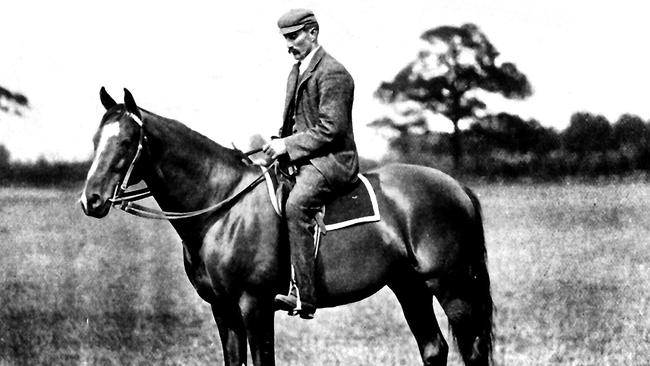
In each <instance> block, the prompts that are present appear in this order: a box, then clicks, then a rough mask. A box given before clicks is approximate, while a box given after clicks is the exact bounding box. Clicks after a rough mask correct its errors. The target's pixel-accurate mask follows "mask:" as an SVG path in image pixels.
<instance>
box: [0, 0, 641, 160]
mask: <svg viewBox="0 0 650 366" xmlns="http://www.w3.org/2000/svg"><path fill="white" fill-rule="evenodd" d="M222 3H224V2H217V1H200V2H199V1H184V2H182V4H181V2H179V1H174V2H171V1H169V2H168V1H156V2H154V1H126V0H112V1H102V2H100V1H69V0H63V1H12V2H10V3H7V4H3V5H2V9H1V12H0V36H1V37H2V42H1V43H0V55H1V56H0V85H2V86H4V87H6V88H8V89H10V90H13V91H18V92H21V93H23V94H25V95H26V96H27V97H28V98H29V100H30V103H31V109H30V110H29V111H27V113H26V115H25V116H24V117H23V118H18V117H13V116H10V115H6V114H0V144H4V145H5V146H7V147H8V148H9V150H10V151H11V154H12V157H13V158H14V159H20V160H32V159H36V158H38V157H40V156H43V157H46V158H48V159H56V160H61V159H85V158H88V157H89V156H90V155H91V154H92V143H91V137H92V134H93V133H94V131H95V129H96V127H97V124H98V123H99V120H100V118H101V116H102V114H103V112H104V111H103V108H102V107H101V104H100V102H99V97H98V95H99V89H100V87H101V86H106V88H107V90H108V91H109V93H111V95H112V96H113V97H114V98H115V99H116V100H118V101H121V100H122V96H123V93H122V88H123V87H127V88H129V90H130V91H131V92H132V93H133V95H134V97H135V99H136V101H137V102H138V104H139V105H140V106H142V107H144V108H146V109H149V110H151V111H152V112H155V113H157V114H160V115H163V116H165V117H170V118H174V119H178V120H180V121H181V122H184V123H185V124H187V125H189V126H190V127H191V128H193V129H195V130H198V131H199V132H201V133H203V134H205V135H207V136H208V137H210V138H212V139H214V140H216V141H217V142H219V143H221V144H224V145H230V143H231V142H234V143H235V144H237V145H238V146H240V147H241V148H242V149H244V148H246V147H247V144H248V142H249V138H250V137H251V136H252V135H254V134H261V135H262V136H270V135H272V134H274V133H275V132H276V131H277V129H278V128H279V126H280V124H281V116H282V108H283V103H284V88H285V85H286V77H287V74H288V72H289V70H290V68H291V63H292V58H291V57H290V56H289V55H288V54H287V52H286V47H285V43H284V41H283V39H282V37H281V36H280V35H279V33H278V31H277V28H276V20H277V18H278V17H279V16H280V15H281V14H282V13H283V12H284V11H285V10H287V9H289V8H292V7H308V8H311V9H313V10H314V12H315V14H316V17H317V18H318V20H319V23H320V24H321V35H320V43H321V44H322V45H323V47H325V48H326V49H327V50H328V51H329V52H330V53H331V54H332V55H333V56H334V57H336V58H337V59H338V60H339V61H341V62H342V63H343V64H344V65H345V66H346V67H347V68H348V70H349V71H350V73H351V74H352V76H353V77H354V79H355V83H356V92H355V105H354V128H355V134H356V137H357V140H358V145H359V150H360V153H361V155H364V156H368V157H376V156H378V155H380V154H381V152H382V151H383V150H384V144H383V142H382V141H383V139H382V137H381V136H379V135H378V134H377V133H375V132H374V131H373V130H371V129H369V128H367V127H366V124H367V123H369V122H371V121H372V120H374V119H376V118H379V117H381V116H383V115H386V114H388V113H390V112H391V110H390V108H389V107H387V106H384V105H381V104H380V103H379V102H377V101H376V100H374V98H373V96H372V94H373V92H374V90H375V89H376V88H377V86H378V85H379V83H380V82H381V81H384V80H390V79H392V77H393V76H394V75H395V74H396V73H397V72H398V71H399V70H400V69H401V68H402V67H403V66H405V65H406V64H407V63H408V62H409V61H411V60H413V59H414V58H415V56H416V54H417V52H418V50H419V48H420V45H421V41H420V40H419V36H420V35H421V34H422V32H423V31H425V30H427V29H430V28H433V27H437V26H440V25H445V24H449V25H461V24H463V23H466V22H472V23H475V24H476V25H478V26H479V27H480V28H481V29H482V30H483V32H484V33H485V34H486V35H487V37H488V39H489V40H490V41H491V42H492V43H493V44H494V45H495V47H496V48H497V50H499V51H500V52H501V59H500V60H501V61H509V62H513V63H515V64H516V65H517V66H518V68H519V69H520V70H521V71H522V72H523V73H525V74H526V75H527V76H528V78H529V79H530V81H531V83H532V85H533V88H534V95H533V96H532V97H530V98H529V99H527V100H525V101H517V102H508V103H504V102H502V101H500V100H499V98H489V100H488V103H489V107H490V108H491V109H492V110H494V111H501V110H507V111H509V112H511V113H517V114H520V115H522V116H523V117H525V118H535V119H537V120H538V121H540V122H541V123H542V124H543V125H546V126H553V127H556V128H558V129H562V128H564V127H566V125H567V124H568V121H569V118H570V116H571V114H572V113H573V112H575V111H589V112H593V113H599V114H603V115H605V116H606V117H607V118H608V119H609V120H610V121H612V122H614V121H616V120H617V119H618V117H619V116H620V115H621V114H622V113H633V114H637V115H639V116H641V117H642V118H643V119H644V120H648V119H649V118H650V103H649V102H648V100H647V99H648V97H647V95H648V93H647V91H646V90H647V87H648V85H650V72H649V71H648V65H650V52H649V51H648V47H650V46H648V42H647V39H646V37H647V35H649V34H650V32H649V31H648V29H647V15H648V12H647V11H646V9H645V8H646V6H644V2H642V1H627V0H618V1H568V0H563V1H560V0H552V1H549V0H547V1H543V2H535V3H533V2H531V1H517V0H496V1H485V0H438V1H435V0H428V1H424V0H421V1H415V0H401V1H377V0H363V1H352V0H345V1H340V0H329V1H327V2H325V1H320V2H317V1H291V0H285V1H273V2H271V1H237V2H234V1H232V2H228V4H227V5H225V4H222ZM449 126H451V125H449ZM449 126H441V127H449Z"/></svg>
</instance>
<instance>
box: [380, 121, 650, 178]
mask: <svg viewBox="0 0 650 366" xmlns="http://www.w3.org/2000/svg"><path fill="white" fill-rule="evenodd" d="M391 123H394V122H391V121H388V120H386V119H383V120H380V121H379V122H378V121H376V122H374V123H373V124H372V125H373V126H376V127H386V126H390V124H391ZM422 124H423V122H419V123H412V124H410V126H411V127H414V126H416V125H419V126H422ZM388 128H391V129H392V128H393V127H388ZM400 128H401V129H400V130H399V132H398V133H397V134H395V135H393V137H391V138H390V139H389V146H390V150H391V151H390V153H389V154H388V155H387V156H386V158H385V160H387V161H401V162H410V163H415V164H421V165H428V166H433V167H436V168H438V169H441V170H443V171H448V172H453V173H456V174H469V175H476V176H481V177H486V178H517V177H534V178H541V179H553V178H557V177H565V176H600V175H612V174H616V175H625V174H631V173H635V172H639V171H646V172H647V171H649V170H650V121H643V119H641V118H640V117H639V116H636V115H632V114H623V115H621V116H620V117H619V118H618V120H617V121H615V122H613V123H612V122H610V121H608V120H607V118H605V117H604V116H602V115H596V114H592V113H589V112H576V113H574V114H573V115H572V116H571V118H570V122H569V125H568V126H567V127H566V128H565V129H564V130H562V131H557V130H556V129H553V128H548V127H544V126H542V125H541V124H540V123H539V122H538V121H536V120H535V119H530V120H524V119H522V118H521V117H519V116H516V115H511V114H508V113H499V114H495V115H488V116H484V117H482V118H478V119H476V120H475V121H474V122H472V123H471V124H470V126H469V128H468V129H466V130H462V131H461V132H460V133H459V135H458V137H459V138H460V139H461V140H462V141H463V154H462V159H461V161H460V164H456V163H455V159H454V157H453V154H452V153H451V151H453V150H454V147H453V146H454V136H453V134H449V133H437V132H432V131H429V130H423V129H422V128H420V130H419V131H418V130H415V131H414V130H413V129H404V128H403V127H400Z"/></svg>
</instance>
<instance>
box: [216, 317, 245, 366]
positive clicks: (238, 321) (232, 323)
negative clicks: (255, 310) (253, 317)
mask: <svg viewBox="0 0 650 366" xmlns="http://www.w3.org/2000/svg"><path fill="white" fill-rule="evenodd" d="M212 315H213V316H214V320H215V321H216V323H217V327H218V328H219V337H220V338H221V346H222V347H223V363H224V365H225V366H242V365H246V328H245V327H244V322H243V320H242V317H241V314H240V312H239V311H238V309H236V308H234V307H226V306H223V305H222V306H217V305H215V304H213V305H212Z"/></svg>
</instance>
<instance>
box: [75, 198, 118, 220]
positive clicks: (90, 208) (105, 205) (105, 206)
mask: <svg viewBox="0 0 650 366" xmlns="http://www.w3.org/2000/svg"><path fill="white" fill-rule="evenodd" d="M79 203H80V204H81V209H82V210H83V212H84V214H86V216H91V217H96V218H98V219H101V218H102V217H104V216H106V215H108V211H110V209H111V205H110V202H109V201H108V200H102V198H101V197H100V196H99V195H98V194H96V193H93V194H91V195H89V196H87V195H86V194H82V195H81V198H80V199H79Z"/></svg>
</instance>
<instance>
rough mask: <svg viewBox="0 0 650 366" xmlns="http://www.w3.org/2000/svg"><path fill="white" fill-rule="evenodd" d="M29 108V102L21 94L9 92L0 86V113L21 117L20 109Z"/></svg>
mask: <svg viewBox="0 0 650 366" xmlns="http://www.w3.org/2000/svg"><path fill="white" fill-rule="evenodd" d="M23 107H25V108H28V107H29V100H27V97H26V96H24V95H23V94H20V93H17V92H11V91H10V90H8V89H5V88H3V87H2V86H0V111H2V112H5V113H14V114H16V115H19V116H20V115H22V112H21V108H23Z"/></svg>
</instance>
